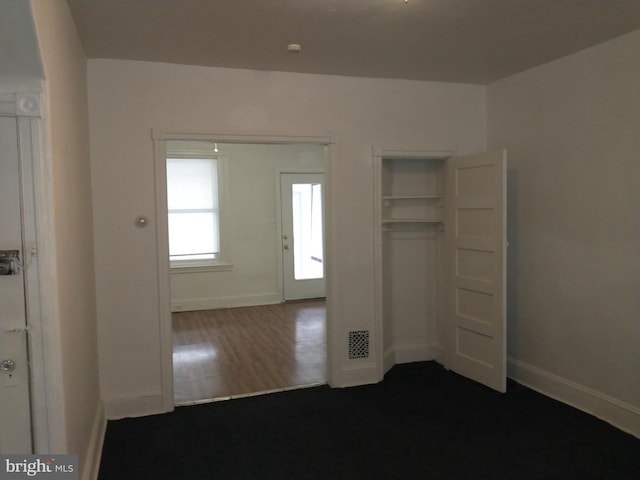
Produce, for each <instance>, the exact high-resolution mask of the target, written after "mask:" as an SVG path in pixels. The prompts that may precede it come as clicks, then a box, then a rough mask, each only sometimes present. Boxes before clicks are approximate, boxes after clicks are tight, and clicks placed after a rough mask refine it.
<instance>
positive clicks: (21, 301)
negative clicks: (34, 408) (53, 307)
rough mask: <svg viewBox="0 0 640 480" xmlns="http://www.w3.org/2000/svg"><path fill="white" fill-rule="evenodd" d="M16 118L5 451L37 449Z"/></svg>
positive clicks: (4, 126) (6, 162) (1, 198)
mask: <svg viewBox="0 0 640 480" xmlns="http://www.w3.org/2000/svg"><path fill="white" fill-rule="evenodd" d="M20 170H21V165H20V160H19V156H18V133H17V122H16V119H15V117H0V226H1V228H0V453H4V454H8V453H22V454H25V453H31V449H32V446H31V413H30V410H31V407H30V401H29V362H28V354H27V338H26V335H27V328H26V307H25V285H24V272H23V269H22V267H21V263H22V259H23V258H24V255H23V242H22V216H21V197H20V194H21V171H20Z"/></svg>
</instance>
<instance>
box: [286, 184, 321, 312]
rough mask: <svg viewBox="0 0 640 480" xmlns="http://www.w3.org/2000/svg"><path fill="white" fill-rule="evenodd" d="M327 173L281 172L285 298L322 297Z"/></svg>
mask: <svg viewBox="0 0 640 480" xmlns="http://www.w3.org/2000/svg"><path fill="white" fill-rule="evenodd" d="M323 197H324V174H322V173H282V174H280V205H281V209H282V270H283V292H284V300H285V301H286V300H299V299H304V298H322V297H324V296H325V276H324V200H323Z"/></svg>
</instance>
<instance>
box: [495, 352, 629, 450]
mask: <svg viewBox="0 0 640 480" xmlns="http://www.w3.org/2000/svg"><path fill="white" fill-rule="evenodd" d="M507 365H508V376H509V378H512V379H513V380H515V381H516V382H518V383H521V384H522V385H525V386H527V387H529V388H531V389H533V390H536V391H537V392H540V393H542V394H543V395H546V396H548V397H551V398H553V399H555V400H558V401H560V402H563V403H566V404H568V405H571V406H572V407H574V408H577V409H579V410H582V411H583V412H586V413H589V414H590V415H593V416H595V417H597V418H599V419H601V420H604V421H605V422H608V423H610V424H611V425H613V426H615V427H617V428H619V429H620V430H622V431H624V432H627V433H629V434H631V435H633V436H635V437H638V438H640V409H639V408H637V407H635V406H633V405H631V404H628V403H626V402H623V401H621V400H618V399H616V398H613V397H610V396H608V395H605V394H603V393H600V392H598V391H596V390H593V389H591V388H588V387H585V386H584V385H580V384H578V383H575V382H573V381H571V380H568V379H566V378H563V377H560V376H558V375H555V374H553V373H550V372H547V371H546V370H543V369H541V368H538V367H535V366H533V365H530V364H528V363H525V362H522V361H520V360H517V359H515V358H509V359H508V364H507Z"/></svg>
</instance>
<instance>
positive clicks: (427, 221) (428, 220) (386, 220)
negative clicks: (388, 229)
mask: <svg viewBox="0 0 640 480" xmlns="http://www.w3.org/2000/svg"><path fill="white" fill-rule="evenodd" d="M387 223H389V224H398V223H425V224H432V223H442V220H440V219H437V218H384V219H383V220H382V224H383V225H384V224H387Z"/></svg>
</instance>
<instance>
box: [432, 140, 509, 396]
mask: <svg viewBox="0 0 640 480" xmlns="http://www.w3.org/2000/svg"><path fill="white" fill-rule="evenodd" d="M446 173H447V186H446V192H447V201H446V206H445V228H446V232H447V248H448V249H449V251H448V253H449V255H448V256H447V257H448V259H447V261H448V264H449V265H448V268H447V270H448V272H447V274H448V276H447V281H448V284H449V285H448V289H447V292H448V295H449V298H448V300H447V316H446V322H447V327H446V328H447V351H448V353H447V367H448V368H450V369H451V370H453V371H455V372H457V373H459V374H461V375H464V376H465V377H468V378H471V379H473V380H475V381H477V382H479V383H482V384H484V385H486V386H488V387H490V388H493V389H494V390H498V391H500V392H504V391H506V378H507V377H506V295H505V290H506V210H505V206H506V201H505V198H506V152H505V151H499V152H492V153H482V154H476V155H469V156H463V157H454V158H450V159H448V160H447V172H446Z"/></svg>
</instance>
